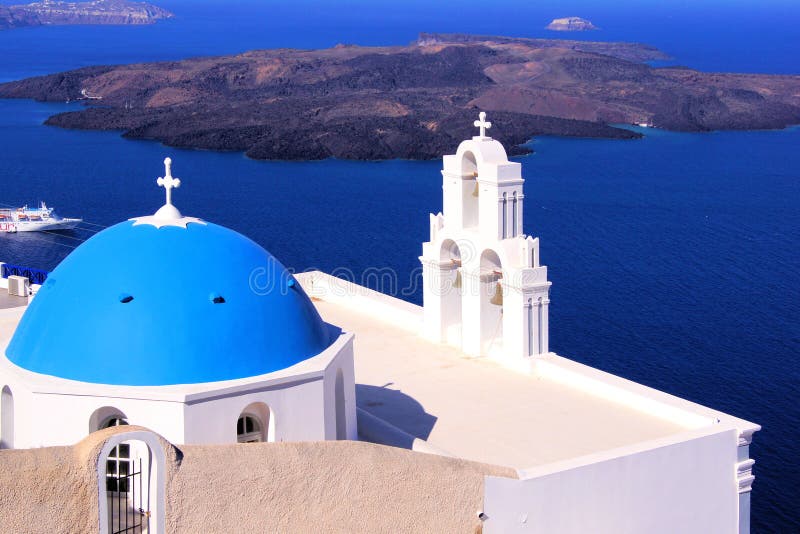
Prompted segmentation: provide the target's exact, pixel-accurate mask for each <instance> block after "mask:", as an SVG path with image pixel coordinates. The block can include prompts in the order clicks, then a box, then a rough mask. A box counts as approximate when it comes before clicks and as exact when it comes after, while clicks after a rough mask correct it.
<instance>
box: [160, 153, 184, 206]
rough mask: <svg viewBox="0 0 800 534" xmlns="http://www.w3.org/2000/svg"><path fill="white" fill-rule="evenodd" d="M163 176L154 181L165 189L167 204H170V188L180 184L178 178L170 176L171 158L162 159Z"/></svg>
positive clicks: (175, 187)
mask: <svg viewBox="0 0 800 534" xmlns="http://www.w3.org/2000/svg"><path fill="white" fill-rule="evenodd" d="M164 169H165V170H164V177H163V178H159V179H158V180H156V183H157V184H158V185H160V186H161V187H163V188H164V189H166V191H167V205H168V206H171V205H172V189H173V188H174V189H177V188H179V187H180V186H181V179H180V178H173V176H172V159H171V158H165V159H164Z"/></svg>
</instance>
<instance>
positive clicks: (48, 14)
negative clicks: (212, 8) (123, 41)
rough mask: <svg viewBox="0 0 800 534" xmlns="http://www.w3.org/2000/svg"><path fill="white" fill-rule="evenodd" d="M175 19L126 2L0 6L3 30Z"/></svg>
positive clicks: (105, 0)
mask: <svg viewBox="0 0 800 534" xmlns="http://www.w3.org/2000/svg"><path fill="white" fill-rule="evenodd" d="M173 16H174V15H173V14H172V13H170V12H169V11H167V10H166V9H162V8H160V7H158V6H154V5H152V4H148V3H145V2H129V1H127V0H94V1H90V2H59V1H42V2H33V3H30V4H20V5H12V6H0V30H8V29H14V28H23V27H29V26H63V25H74V24H153V23H155V22H156V21H158V20H162V19H168V18H172V17H173Z"/></svg>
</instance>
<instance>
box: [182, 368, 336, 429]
mask: <svg viewBox="0 0 800 534" xmlns="http://www.w3.org/2000/svg"><path fill="white" fill-rule="evenodd" d="M266 388H269V386H266ZM323 402H324V384H323V380H322V377H319V376H318V377H316V378H310V379H306V380H301V381H298V382H297V383H295V384H291V385H283V386H277V387H274V389H263V390H258V388H254V391H252V392H250V393H238V394H230V395H225V396H220V397H214V398H212V399H211V400H208V401H205V402H198V403H193V404H187V405H186V407H185V414H186V433H185V441H183V442H184V443H195V444H222V443H236V422H237V420H238V419H239V416H240V415H242V413H243V412H244V410H245V408H246V407H247V406H248V405H250V404H252V403H264V404H266V405H267V407H268V408H269V411H270V418H271V419H272V420H273V421H272V422H271V424H272V425H274V439H275V441H305V440H322V439H325V414H324V406H323ZM262 423H263V421H262Z"/></svg>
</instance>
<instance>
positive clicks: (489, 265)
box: [480, 249, 504, 355]
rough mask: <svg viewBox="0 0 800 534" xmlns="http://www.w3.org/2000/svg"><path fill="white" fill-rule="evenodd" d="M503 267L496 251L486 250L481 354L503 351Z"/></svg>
mask: <svg viewBox="0 0 800 534" xmlns="http://www.w3.org/2000/svg"><path fill="white" fill-rule="evenodd" d="M503 293H504V287H503V265H502V263H501V261H500V256H498V254H497V252H495V251H494V250H491V249H489V250H484V251H483V254H481V263H480V310H481V354H485V355H488V354H491V353H493V352H497V351H502V349H503V301H504V294H503Z"/></svg>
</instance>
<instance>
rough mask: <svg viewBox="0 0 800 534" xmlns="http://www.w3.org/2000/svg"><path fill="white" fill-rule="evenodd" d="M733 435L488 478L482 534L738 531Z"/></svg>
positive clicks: (709, 435) (703, 436) (709, 434)
mask: <svg viewBox="0 0 800 534" xmlns="http://www.w3.org/2000/svg"><path fill="white" fill-rule="evenodd" d="M737 442H738V431H737V430H736V429H732V428H727V429H719V428H712V429H700V430H694V431H688V432H687V433H684V434H682V435H679V437H677V438H669V439H664V440H657V441H654V442H649V443H646V444H641V445H637V446H634V447H626V448H623V449H617V450H614V451H609V452H606V453H600V454H595V455H591V456H587V457H583V458H578V459H575V460H570V461H566V462H559V463H556V464H550V465H544V466H541V467H538V468H535V469H531V470H527V471H525V472H522V473H521V480H513V479H508V478H499V477H487V478H486V486H485V493H484V513H485V514H486V515H487V516H488V517H487V519H486V521H485V523H484V530H483V531H484V532H485V533H487V534H492V533H511V532H527V533H532V534H533V533H552V532H559V533H560V534H572V533H575V534H578V533H580V534H583V533H586V532H615V533H619V534H626V533H629V534H639V533H642V532H647V533H648V534H658V533H664V534H668V533H673V532H681V533H683V534H692V533H697V534H713V533H728V534H730V533H733V532H738V531H739V530H738V522H739V520H738V507H739V496H738V493H737V483H736V479H735V476H734V473H735V465H736V449H737Z"/></svg>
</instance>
